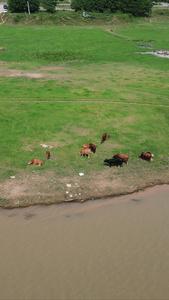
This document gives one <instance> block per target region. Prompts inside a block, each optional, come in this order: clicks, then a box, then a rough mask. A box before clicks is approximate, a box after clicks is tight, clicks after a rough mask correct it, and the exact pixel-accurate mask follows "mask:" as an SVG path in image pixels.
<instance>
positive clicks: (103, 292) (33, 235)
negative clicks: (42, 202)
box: [0, 185, 169, 300]
mask: <svg viewBox="0 0 169 300" xmlns="http://www.w3.org/2000/svg"><path fill="white" fill-rule="evenodd" d="M168 212H169V185H162V186H156V187H153V188H149V189H146V190H145V191H141V192H138V193H134V194H131V195H126V196H121V197H115V198H109V199H104V200H103V199H100V200H92V201H88V202H84V203H63V204H57V205H51V206H47V207H44V206H35V207H29V208H20V209H18V208H17V209H12V210H6V209H0V228H1V230H0V240H1V247H0V266H1V272H0V299H3V300H4V299H17V300H18V299H83V300H84V299H139V300H140V299H153V300H154V299H160V300H161V299H169V288H168V278H169V267H168V266H169V251H168V249H169V236H168V228H169V217H168Z"/></svg>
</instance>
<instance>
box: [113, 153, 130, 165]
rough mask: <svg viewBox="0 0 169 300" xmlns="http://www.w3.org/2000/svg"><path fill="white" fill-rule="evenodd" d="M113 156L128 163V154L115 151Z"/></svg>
mask: <svg viewBox="0 0 169 300" xmlns="http://www.w3.org/2000/svg"><path fill="white" fill-rule="evenodd" d="M114 156H118V157H121V158H122V159H123V160H124V161H125V163H126V164H128V160H129V156H127V155H125V154H120V153H115V154H114Z"/></svg>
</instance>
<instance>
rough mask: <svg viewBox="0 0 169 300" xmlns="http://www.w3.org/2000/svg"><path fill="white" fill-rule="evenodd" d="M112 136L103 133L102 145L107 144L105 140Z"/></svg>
mask: <svg viewBox="0 0 169 300" xmlns="http://www.w3.org/2000/svg"><path fill="white" fill-rule="evenodd" d="M110 137H111V135H108V134H107V133H106V132H105V133H103V135H102V138H101V144H103V143H104V142H105V140H106V139H107V138H108V139H109V138H110Z"/></svg>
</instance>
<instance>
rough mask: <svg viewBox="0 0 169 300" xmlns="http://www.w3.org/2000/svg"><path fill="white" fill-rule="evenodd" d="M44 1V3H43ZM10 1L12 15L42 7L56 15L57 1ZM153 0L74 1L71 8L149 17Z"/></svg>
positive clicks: (34, 10)
mask: <svg viewBox="0 0 169 300" xmlns="http://www.w3.org/2000/svg"><path fill="white" fill-rule="evenodd" d="M41 1H42V2H41ZM41 1H40V0H8V10H9V11H10V12H11V13H15V12H17V13H20V12H31V13H34V12H37V11H38V10H39V8H40V6H42V7H43V8H44V9H46V10H47V12H50V13H54V12H55V8H56V5H57V0H41ZM152 6H153V1H152V0H72V1H71V8H72V9H74V10H75V11H86V12H99V13H103V12H105V11H107V12H110V13H115V12H117V11H120V12H122V13H130V14H132V15H133V16H139V17H142V16H147V15H149V14H150V13H151V9H152Z"/></svg>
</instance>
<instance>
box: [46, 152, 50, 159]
mask: <svg viewBox="0 0 169 300" xmlns="http://www.w3.org/2000/svg"><path fill="white" fill-rule="evenodd" d="M49 158H50V151H46V159H49Z"/></svg>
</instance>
